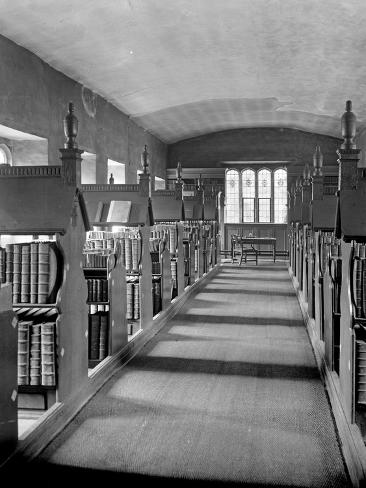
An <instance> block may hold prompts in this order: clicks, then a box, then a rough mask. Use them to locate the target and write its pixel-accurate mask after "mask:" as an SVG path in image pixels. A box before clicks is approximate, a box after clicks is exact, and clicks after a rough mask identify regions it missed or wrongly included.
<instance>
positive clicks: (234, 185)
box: [225, 170, 239, 223]
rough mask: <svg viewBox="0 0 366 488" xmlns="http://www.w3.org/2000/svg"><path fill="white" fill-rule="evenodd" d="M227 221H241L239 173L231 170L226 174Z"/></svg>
mask: <svg viewBox="0 0 366 488" xmlns="http://www.w3.org/2000/svg"><path fill="white" fill-rule="evenodd" d="M225 187H226V191H225V200H226V204H225V212H226V217H225V222H229V223H230V222H233V223H238V222H239V173H238V172H237V171H236V170H229V171H227V172H226V175H225Z"/></svg>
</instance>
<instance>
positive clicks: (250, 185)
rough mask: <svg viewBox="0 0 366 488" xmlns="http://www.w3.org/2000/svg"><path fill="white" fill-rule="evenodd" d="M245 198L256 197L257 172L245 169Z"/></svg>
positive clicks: (243, 182)
mask: <svg viewBox="0 0 366 488" xmlns="http://www.w3.org/2000/svg"><path fill="white" fill-rule="evenodd" d="M241 181H242V192H243V195H242V196H243V198H255V172H254V171H253V170H252V169H245V170H243V171H242V173H241Z"/></svg>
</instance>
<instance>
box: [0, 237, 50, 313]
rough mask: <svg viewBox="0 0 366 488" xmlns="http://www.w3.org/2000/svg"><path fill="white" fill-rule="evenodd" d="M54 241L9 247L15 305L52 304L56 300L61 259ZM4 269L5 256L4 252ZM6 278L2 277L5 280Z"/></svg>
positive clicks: (7, 266)
mask: <svg viewBox="0 0 366 488" xmlns="http://www.w3.org/2000/svg"><path fill="white" fill-rule="evenodd" d="M55 249H56V247H55V243H54V242H32V243H25V244H8V245H6V253H5V256H6V257H5V277H6V282H8V283H12V289H13V303H14V304H17V303H34V304H36V303H37V304H45V303H52V302H54V301H55V299H56V293H57V290H56V289H55V288H54V286H55V283H56V279H57V258H56V252H55ZM2 258H3V259H2V263H3V266H4V254H3V253H2ZM3 278H4V277H3V276H2V279H3Z"/></svg>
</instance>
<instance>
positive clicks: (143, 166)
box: [142, 144, 149, 175]
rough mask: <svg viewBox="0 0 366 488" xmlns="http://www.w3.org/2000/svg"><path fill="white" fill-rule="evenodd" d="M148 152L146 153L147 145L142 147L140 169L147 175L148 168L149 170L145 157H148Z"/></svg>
mask: <svg viewBox="0 0 366 488" xmlns="http://www.w3.org/2000/svg"><path fill="white" fill-rule="evenodd" d="M148 154H149V153H148V152H147V145H146V144H145V147H144V151H143V153H142V168H143V170H144V174H145V175H146V174H148V168H149V163H148V161H147V156H148Z"/></svg>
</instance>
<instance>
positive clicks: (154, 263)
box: [150, 251, 161, 274]
mask: <svg viewBox="0 0 366 488" xmlns="http://www.w3.org/2000/svg"><path fill="white" fill-rule="evenodd" d="M150 256H151V272H152V274H160V273H161V265H160V260H159V252H152V251H150Z"/></svg>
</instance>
